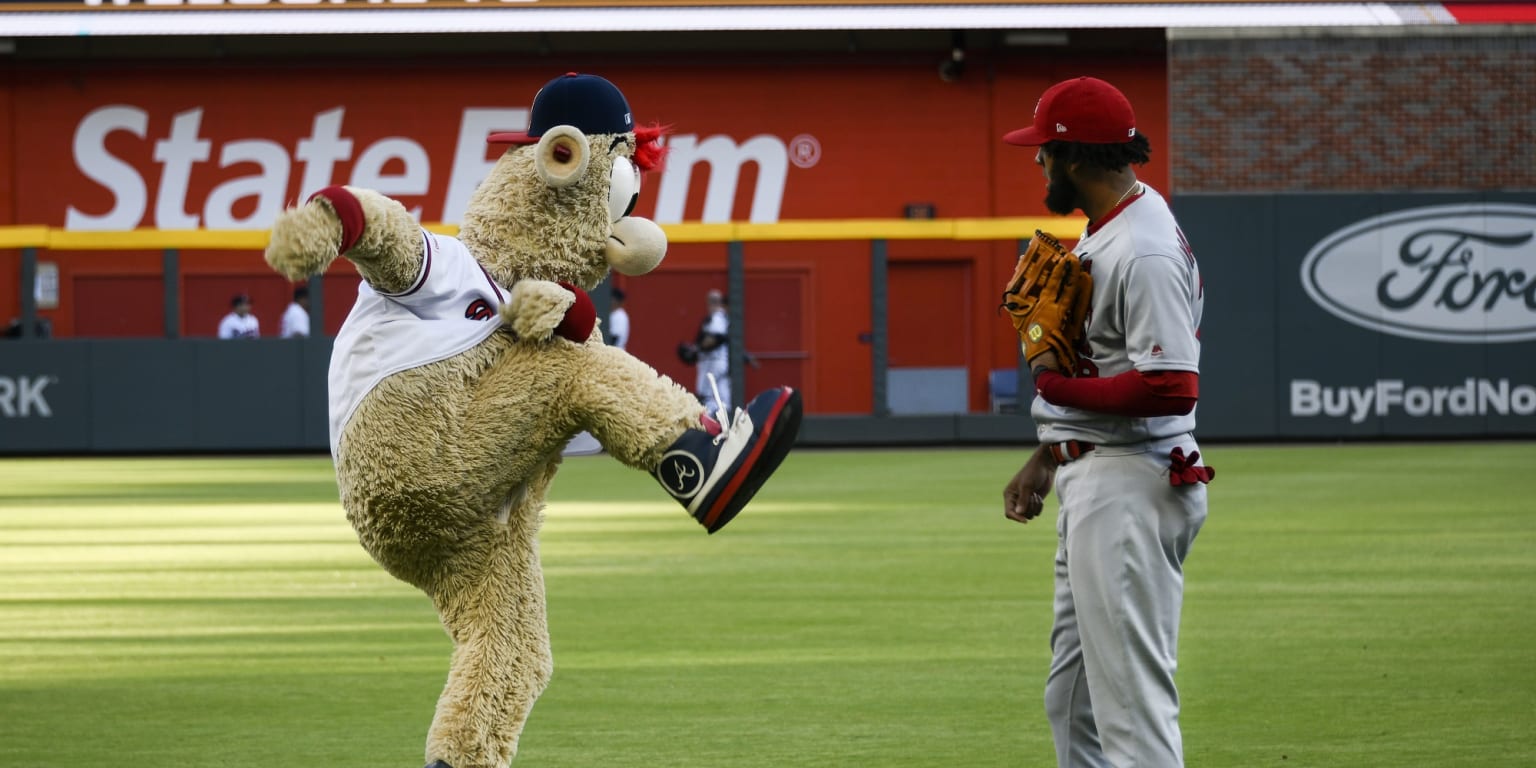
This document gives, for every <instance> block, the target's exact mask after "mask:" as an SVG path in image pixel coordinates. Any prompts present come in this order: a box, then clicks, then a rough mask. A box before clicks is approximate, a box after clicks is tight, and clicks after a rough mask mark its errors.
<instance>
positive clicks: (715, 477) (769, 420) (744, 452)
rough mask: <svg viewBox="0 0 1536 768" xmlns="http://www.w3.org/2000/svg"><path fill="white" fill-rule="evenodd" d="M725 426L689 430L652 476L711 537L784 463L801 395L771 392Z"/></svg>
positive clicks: (670, 448)
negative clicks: (715, 430)
mask: <svg viewBox="0 0 1536 768" xmlns="http://www.w3.org/2000/svg"><path fill="white" fill-rule="evenodd" d="M722 426H723V427H724V428H723V429H722V430H721V432H720V433H719V434H718V435H711V434H710V433H708V432H706V431H704V430H700V429H690V430H688V431H687V432H684V433H683V436H682V437H679V438H678V439H677V442H675V443H673V444H672V445H671V446H668V449H667V452H666V453H665V454H664V455H663V456H662V459H661V463H660V464H658V465H657V467H656V469H655V470H654V471H653V472H652V474H653V475H654V476H655V477H656V480H657V481H658V482H660V483H661V485H662V487H663V488H666V489H667V493H670V494H671V495H672V496H673V497H674V498H676V499H677V500H678V501H679V502H681V503H682V505H683V506H684V507H685V508H686V509H687V510H688V513H689V514H691V515H693V517H694V519H695V520H698V521H699V524H700V525H703V526H704V529H705V530H707V531H709V532H710V533H714V532H715V531H718V530H720V529H721V528H722V527H724V526H725V524H726V523H728V522H730V521H731V519H732V518H734V517H736V513H738V512H740V511H741V509H742V508H743V507H745V506H746V505H747V502H748V501H750V500H751V499H752V496H753V495H754V494H756V493H757V489H758V488H761V487H762V485H763V483H764V482H766V481H767V480H768V476H769V475H772V474H773V471H774V470H775V469H777V468H778V466H779V464H780V463H781V462H783V461H784V457H785V455H787V454H788V453H789V449H790V448H791V447H792V446H793V445H794V442H795V436H796V435H797V434H798V433H799V431H800V393H799V392H796V391H795V390H793V389H791V388H789V387H779V388H776V389H770V390H768V391H766V392H764V393H762V394H761V395H758V396H757V397H756V398H753V400H752V402H751V403H748V404H747V407H746V408H744V409H743V408H738V409H737V410H736V414H735V416H734V417H733V418H731V420H730V424H729V425H722Z"/></svg>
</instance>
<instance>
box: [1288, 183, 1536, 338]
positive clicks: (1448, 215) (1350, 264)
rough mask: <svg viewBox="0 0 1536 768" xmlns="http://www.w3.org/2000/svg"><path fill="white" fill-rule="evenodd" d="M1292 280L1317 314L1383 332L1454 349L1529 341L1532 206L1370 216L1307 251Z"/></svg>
mask: <svg viewBox="0 0 1536 768" xmlns="http://www.w3.org/2000/svg"><path fill="white" fill-rule="evenodd" d="M1301 282H1302V285H1303V286H1304V287H1305V288H1306V291H1307V295H1308V296H1310V297H1311V298H1312V300H1313V301H1314V302H1316V303H1317V305H1318V306H1320V307H1322V308H1323V309H1325V310H1327V311H1328V312H1330V313H1332V314H1334V315H1335V316H1337V317H1339V318H1341V319H1343V320H1346V321H1348V322H1350V323H1354V324H1355V325H1359V326H1362V327H1365V328H1371V329H1374V330H1377V331H1381V332H1382V333H1389V334H1392V335H1395V336H1404V337H1407V338H1413V339H1426V340H1430V341H1444V342H1452V343H1461V344H1481V343H1486V342H1512V341H1527V340H1531V339H1536V207H1532V206H1528V205H1510V204H1498V203H1470V204H1462V205H1441V206H1429V207H1424V208H1413V209H1409V210H1402V211H1394V212H1392V213H1388V214H1384V215H1381V216H1375V217H1372V218H1369V219H1366V220H1364V221H1361V222H1358V223H1356V224H1353V225H1351V226H1348V227H1345V228H1343V229H1341V230H1339V231H1337V232H1334V233H1333V234H1331V235H1329V236H1328V237H1326V238H1324V239H1323V240H1322V241H1320V242H1319V243H1318V244H1317V245H1315V246H1313V248H1312V250H1311V251H1310V252H1309V253H1308V254H1307V256H1306V258H1305V259H1304V260H1303V261H1302V264H1301Z"/></svg>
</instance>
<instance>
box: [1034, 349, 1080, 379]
mask: <svg viewBox="0 0 1536 768" xmlns="http://www.w3.org/2000/svg"><path fill="white" fill-rule="evenodd" d="M1040 367H1045V368H1049V369H1051V370H1053V371H1055V372H1057V373H1059V374H1062V375H1064V376H1071V375H1072V373H1071V371H1068V370H1066V369H1065V368H1064V367H1063V366H1062V364H1061V358H1059V357H1057V356H1056V351H1055V350H1053V349H1048V350H1046V351H1044V352H1041V353H1040V354H1038V355H1035V356H1034V357H1032V358H1030V359H1029V369H1030V370H1031V371H1033V370H1034V369H1036V368H1040Z"/></svg>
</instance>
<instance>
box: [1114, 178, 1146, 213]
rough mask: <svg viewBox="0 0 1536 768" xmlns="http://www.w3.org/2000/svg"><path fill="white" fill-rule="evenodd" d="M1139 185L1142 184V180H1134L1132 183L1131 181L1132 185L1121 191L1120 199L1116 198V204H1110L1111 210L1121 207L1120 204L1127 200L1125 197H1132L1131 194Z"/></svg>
mask: <svg viewBox="0 0 1536 768" xmlns="http://www.w3.org/2000/svg"><path fill="white" fill-rule="evenodd" d="M1139 186H1141V182H1139V181H1137V182H1132V183H1131V185H1130V186H1129V187H1126V188H1125V191H1124V192H1122V193H1121V194H1120V199H1119V200H1116V201H1115V204H1114V205H1111V206H1110V207H1109V209H1110V210H1111V211H1113V210H1114V209H1116V208H1119V207H1120V204H1121V203H1123V202H1125V199H1126V198H1127V197H1130V196H1131V193H1132V192H1135V191H1136V188H1137V187H1139Z"/></svg>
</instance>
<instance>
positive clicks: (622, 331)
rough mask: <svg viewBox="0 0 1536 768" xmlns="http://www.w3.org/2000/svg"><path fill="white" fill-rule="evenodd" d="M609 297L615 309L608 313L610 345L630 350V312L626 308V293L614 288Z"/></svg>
mask: <svg viewBox="0 0 1536 768" xmlns="http://www.w3.org/2000/svg"><path fill="white" fill-rule="evenodd" d="M609 296H610V297H611V300H612V302H613V309H612V310H611V311H610V312H609V313H608V343H609V344H611V345H613V346H615V347H618V348H619V349H628V348H629V310H627V309H625V308H624V291H623V290H622V289H619V288H614V289H613V290H612V291H611V292H610V293H609Z"/></svg>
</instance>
